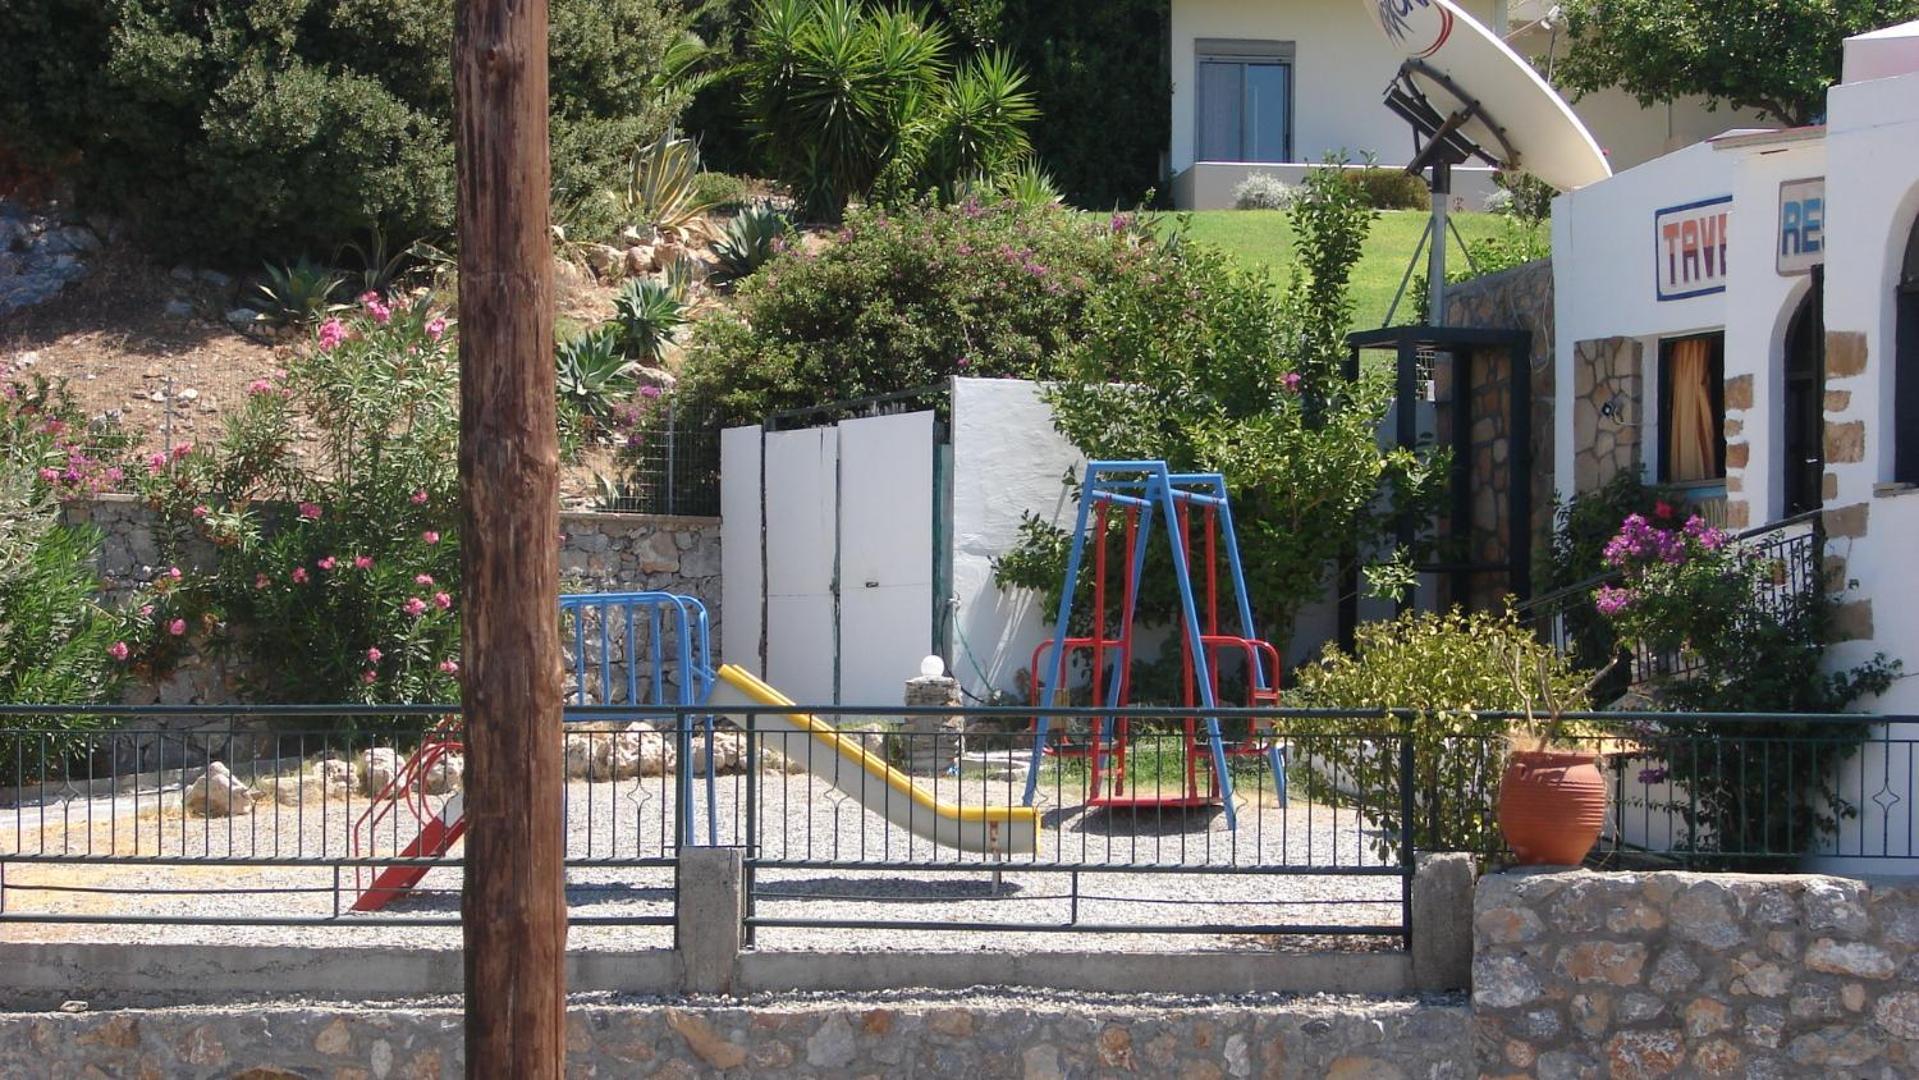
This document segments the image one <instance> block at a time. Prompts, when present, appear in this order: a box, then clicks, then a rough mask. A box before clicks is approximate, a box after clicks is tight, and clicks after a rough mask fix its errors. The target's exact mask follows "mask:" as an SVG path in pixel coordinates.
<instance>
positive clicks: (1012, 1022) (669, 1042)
mask: <svg viewBox="0 0 1919 1080" xmlns="http://www.w3.org/2000/svg"><path fill="white" fill-rule="evenodd" d="M461 1043H462V1029H461V1021H460V1014H459V1012H458V1011H456V1010H454V1009H448V1008H444V1007H439V1008H396V1009H374V1008H367V1007H364V1006H358V1007H356V1006H324V1005H305V1006H299V1007H251V1008H249V1007H240V1008H230V1009H179V1010H127V1011H117V1012H106V1013H72V1014H69V1013H40V1014H32V1013H27V1014H13V1015H7V1016H0V1075H5V1076H102V1075H105V1076H126V1077H135V1076H138V1077H148V1076H151V1077H163V1076H164V1077H180V1078H193V1077H223V1078H225V1077H232V1078H239V1077H247V1078H251V1080H286V1078H294V1077H331V1078H334V1080H368V1078H369V1077H371V1078H377V1080H389V1078H408V1080H425V1078H437V1077H455V1076H459V1075H461V1074H462V1069H463V1067H464V1061H463V1057H464V1055H463V1047H462V1044H461ZM1470 1056H1471V1025H1470V1023H1469V1021H1468V1017H1467V1011H1466V1009H1465V1008H1464V1006H1462V1005H1459V1004H1454V1003H1444V1002H1418V1001H1379V1000H1373V999H1339V998H1304V999H1299V998H1264V999H1252V1000H1247V1001H1240V1002H1235V1003H1233V1004H1232V1005H1228V1006H1213V1005H1205V1004H1196V1003H1191V1002H1177V1001H1170V1002H1169V1001H1153V1000H1150V999H1149V1000H1145V1001H1134V1000H1129V999H1125V998H1107V999H1098V998H1095V999H1086V998H1081V997H1077V996H1073V997H1062V996H1056V995H1019V996H1014V995H1003V996H994V997H984V996H957V997H952V998H947V999H934V1000H924V999H922V1000H918V1001H916V1000H913V999H912V998H910V997H901V996H897V995H895V996H889V997H887V998H885V999H878V1000H849V999H844V998H840V999H826V1000H812V1001H797V1002H788V1003H782V1004H776V1003H766V1004H750V1005H748V1004H739V1005H715V1004H711V1003H693V1002H686V1001H680V1002H658V1003H650V1004H645V1005H633V1006H627V1005H583V1006H579V1007H576V1008H575V1009H574V1010H573V1011H572V1012H571V1013H570V1015H569V1017H568V1023H567V1075H569V1076H655V1077H676V1078H687V1080H690V1078H692V1077H698V1076H718V1075H721V1074H722V1073H724V1074H725V1075H728V1076H758V1077H786V1076H791V1077H911V1076H921V1077H947V1076H970V1077H979V1078H989V1077H1022V1078H1026V1080H1057V1078H1061V1077H1068V1076H1118V1075H1127V1076H1165V1077H1181V1078H1185V1080H1225V1078H1227V1077H1232V1078H1235V1080H1239V1078H1252V1077H1258V1078H1262V1080H1264V1078H1272V1080H1281V1078H1294V1077H1299V1078H1305V1077H1344V1078H1349V1080H1350V1078H1358V1077H1378V1078H1382V1080H1388V1078H1407V1077H1420V1078H1432V1080H1464V1078H1465V1077H1467V1076H1469V1075H1470V1074H1471V1073H1470V1070H1469V1069H1468V1067H1467V1062H1468V1061H1469V1060H1470Z"/></svg>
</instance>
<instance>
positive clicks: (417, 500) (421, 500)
mask: <svg viewBox="0 0 1919 1080" xmlns="http://www.w3.org/2000/svg"><path fill="white" fill-rule="evenodd" d="M428 498H429V496H428V495H427V493H426V489H425V488H420V489H418V490H416V491H415V492H414V493H413V494H411V495H408V496H407V497H406V501H407V502H410V503H412V504H413V505H415V506H425V505H426V501H427V499H428Z"/></svg>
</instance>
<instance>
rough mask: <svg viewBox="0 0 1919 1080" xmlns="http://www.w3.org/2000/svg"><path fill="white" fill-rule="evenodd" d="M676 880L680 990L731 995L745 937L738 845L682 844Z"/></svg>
mask: <svg viewBox="0 0 1919 1080" xmlns="http://www.w3.org/2000/svg"><path fill="white" fill-rule="evenodd" d="M677 883H678V886H679V896H678V900H677V903H676V906H675V918H676V920H677V925H678V931H679V934H678V942H679V946H678V949H677V952H678V956H679V962H680V990H681V991H682V992H684V993H688V994H730V993H732V992H733V977H734V973H735V972H736V971H737V970H738V968H739V959H740V948H741V946H742V945H743V944H744V940H745V927H744V926H743V925H742V924H741V919H743V918H744V917H745V915H746V868H745V865H744V860H743V858H742V856H741V852H740V849H739V848H719V847H682V848H681V849H680V860H679V869H678V872H677Z"/></svg>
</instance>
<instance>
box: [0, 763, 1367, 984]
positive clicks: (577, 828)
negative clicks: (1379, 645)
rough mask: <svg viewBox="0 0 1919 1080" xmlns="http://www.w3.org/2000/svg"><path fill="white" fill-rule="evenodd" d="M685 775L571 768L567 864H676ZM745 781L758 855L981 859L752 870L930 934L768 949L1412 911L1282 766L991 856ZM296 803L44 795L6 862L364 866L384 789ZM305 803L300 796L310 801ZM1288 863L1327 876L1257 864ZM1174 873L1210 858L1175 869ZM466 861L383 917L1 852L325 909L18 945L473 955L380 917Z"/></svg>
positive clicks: (1060, 815)
mask: <svg viewBox="0 0 1919 1080" xmlns="http://www.w3.org/2000/svg"><path fill="white" fill-rule="evenodd" d="M1262 775H1263V774H1262ZM675 780H676V778H675V777H671V776H668V777H647V778H642V779H637V780H622V781H618V782H594V783H589V782H586V781H574V782H571V783H569V784H568V786H567V850H568V855H569V857H570V858H572V859H576V860H578V859H589V860H592V859H597V860H629V861H631V860H641V859H650V858H662V857H664V856H666V855H667V854H668V853H669V852H670V850H671V843H672V839H673V833H674V829H673V821H672V818H673V805H674V800H673V791H672V784H673V783H674V781H675ZM745 780H746V778H745V777H744V776H741V775H737V774H736V775H730V776H721V777H716V778H714V782H713V807H714V812H713V813H712V814H711V816H710V818H709V816H708V815H707V813H706V812H705V809H704V807H705V805H706V781H705V780H704V779H703V778H695V780H694V783H695V793H696V806H698V807H700V809H699V811H698V812H697V816H696V818H695V826H696V828H697V829H698V830H699V832H700V834H701V838H702V839H705V838H706V837H707V835H709V834H708V833H707V829H708V827H709V821H710V822H711V827H712V828H713V830H714V833H713V834H712V835H716V836H717V838H718V839H719V841H720V842H721V843H737V842H739V841H740V840H741V839H742V838H743V836H744V834H745V823H746V818H747V812H748V805H747V804H748V802H749V801H750V802H751V803H752V807H751V810H752V813H754V814H756V815H757V816H758V820H759V822H760V830H759V831H760V836H761V845H762V858H763V859H764V860H766V861H769V862H787V863H810V864H817V863H826V862H834V863H842V864H843V863H852V862H857V863H863V864H868V865H870V864H874V863H888V862H890V863H900V862H905V861H907V860H913V861H919V862H928V861H942V862H954V863H960V864H963V868H959V869H951V870H939V871H936V870H927V869H923V868H919V867H912V866H899V865H895V866H885V867H882V868H876V869H849V868H846V867H845V866H819V865H805V866H787V867H779V868H773V867H768V868H762V869H760V870H758V871H757V874H756V882H755V901H756V902H755V914H756V915H758V916H759V917H762V918H771V919H811V920H818V919H829V918H830V919H847V920H872V921H898V922H907V923H911V924H913V925H914V928H913V929H845V928H819V927H759V928H757V929H756V931H755V933H756V940H755V944H756V946H757V947H759V948H761V949H775V950H785V949H828V950H898V949H959V950H967V951H973V950H1009V951H1011V950H1030V949H1036V948H1037V949H1068V948H1070V949H1104V950H1128V951H1151V950H1166V949H1193V948H1200V949H1209V948H1246V947H1262V948H1263V947H1272V946H1273V945H1274V944H1275V942H1274V941H1272V940H1270V939H1267V938H1264V937H1262V936H1258V935H1250V934H1244V933H1241V934H1232V935H1223V934H1219V933H1216V932H1206V933H1175V932H1171V931H1168V930H1155V931H1148V932H1140V933H1112V934H1091V933H1086V932H1078V931H1075V932H1045V933H991V932H983V931H981V930H979V929H973V928H968V927H967V925H965V924H973V923H1011V924H1018V925H1020V926H1025V927H1029V928H1040V927H1048V926H1059V925H1062V924H1065V923H1067V922H1068V921H1069V920H1073V919H1074V917H1075V913H1076V914H1077V922H1078V923H1079V924H1081V925H1084V924H1101V925H1110V926H1121V927H1124V926H1132V925H1139V924H1142V923H1150V924H1156V925H1163V926H1168V927H1177V926H1190V927H1207V926H1215V927H1216V926H1223V925H1231V926H1235V927H1257V926H1261V925H1270V924H1281V923H1284V924H1293V925H1315V926H1326V927H1338V926H1353V925H1361V924H1387V925H1397V924H1398V921H1399V918H1400V909H1399V896H1400V881H1399V879H1398V878H1397V877H1396V876H1360V875H1355V874H1351V873H1341V872H1339V871H1341V870H1351V869H1353V868H1355V867H1364V868H1374V869H1376V868H1378V867H1379V865H1380V863H1379V856H1378V854H1377V853H1376V851H1375V848H1374V842H1375V840H1376V838H1377V832H1376V830H1374V829H1373V828H1372V827H1371V826H1370V825H1368V823H1367V822H1366V821H1365V820H1364V819H1363V817H1362V816H1361V815H1359V814H1357V813H1355V812H1354V811H1352V810H1350V809H1336V808H1333V807H1329V806H1327V805H1325V804H1307V803H1304V802H1300V801H1298V800H1293V801H1282V800H1281V799H1279V798H1278V797H1277V796H1276V795H1275V794H1274V793H1273V792H1271V791H1269V790H1265V787H1264V785H1265V783H1266V781H1263V780H1261V781H1255V782H1249V783H1248V784H1246V785H1245V786H1244V787H1243V788H1242V790H1241V791H1240V792H1239V796H1238V798H1237V799H1236V806H1237V808H1238V827H1237V828H1236V829H1229V828H1228V827H1227V823H1226V820H1225V815H1224V813H1223V812H1222V811H1221V810H1220V809H1219V808H1217V807H1212V808H1200V809H1195V810H1189V811H1182V810H1151V811H1130V810H1109V809H1101V808H1088V807H1086V806H1085V805H1084V803H1083V798H1082V795H1081V789H1080V788H1078V787H1077V786H1074V785H1069V784H1068V782H1067V781H1066V780H1064V779H1061V778H1060V777H1058V776H1050V775H1049V781H1050V782H1049V784H1048V785H1046V786H1043V787H1042V791H1041V796H1040V799H1039V803H1038V805H1039V806H1040V808H1041V811H1042V815H1043V816H1042V822H1043V824H1042V829H1041V848H1040V851H1039V852H1037V853H1036V854H1033V855H1022V856H1016V857H1013V858H1011V859H1009V860H1008V861H1006V862H1004V863H999V864H995V863H993V862H991V861H990V860H988V859H986V858H985V857H983V856H978V855H968V854H965V853H961V852H957V851H953V850H949V849H934V848H933V847H932V846H931V845H930V844H929V843H928V842H927V841H925V840H924V839H921V838H919V837H914V836H912V835H910V834H908V833H905V832H903V831H900V830H898V829H895V828H892V827H889V825H888V824H887V822H886V821H885V819H884V818H883V817H881V816H880V815H879V814H876V813H871V812H868V811H867V810H865V809H864V808H863V807H861V806H860V805H859V804H857V803H855V802H852V801H851V800H849V799H847V798H846V797H845V796H843V795H841V794H840V793H839V792H838V791H837V790H835V789H834V788H832V787H831V786H830V785H829V784H828V783H826V782H825V781H824V780H822V779H820V778H818V777H815V776H811V775H807V774H797V775H788V774H782V773H778V772H764V773H762V774H760V784H759V786H758V788H757V790H755V791H754V792H753V793H752V797H751V799H749V797H748V794H747V784H746V782H745ZM925 782H927V783H934V784H935V786H936V788H937V794H938V796H939V797H940V798H942V799H946V800H949V801H958V802H961V803H963V804H973V805H977V804H980V803H992V804H1010V803H1016V802H1017V801H1018V798H1017V796H1018V795H1019V792H1018V791H1017V790H1016V789H1015V787H1014V785H1013V783H1012V782H1011V781H1009V780H1007V779H1006V778H1004V777H1001V778H1000V779H998V780H986V779H980V778H969V779H968V780H966V781H965V782H961V781H959V780H956V779H953V778H942V779H940V780H939V781H937V782H935V781H932V780H930V779H929V780H927V781H925ZM299 794H300V795H301V796H303V797H302V798H300V799H299V800H298V801H293V804H292V805H287V804H284V803H282V802H278V801H273V800H266V801H261V802H257V803H255V804H254V806H253V807H252V809H251V812H249V813H243V814H240V815H236V816H233V817H227V818H205V817H200V816H197V815H194V814H189V813H185V812H183V810H182V807H181V793H180V791H178V790H177V789H176V790H174V791H171V792H169V793H166V794H165V795H164V796H162V795H159V794H156V793H152V792H146V793H141V794H139V795H124V794H123V795H121V796H120V797H118V798H117V799H91V800H87V799H69V800H65V801H61V800H59V799H58V798H57V797H56V793H54V792H52V791H51V790H49V792H48V796H47V797H48V800H49V801H48V802H47V803H46V804H45V809H44V810H42V809H41V808H40V807H38V806H27V807H22V808H18V809H13V808H6V809H0V860H4V858H5V856H6V855H7V854H13V853H27V854H40V853H45V854H56V853H59V854H65V855H68V856H80V857H86V856H95V857H103V856H108V855H119V856H136V857H139V856H156V855H160V856H169V857H178V856H182V855H184V856H188V857H192V858H267V859H271V858H283V859H299V860H308V861H319V860H337V859H343V858H352V857H355V848H354V844H353V842H352V836H353V831H354V830H353V826H354V823H355V821H356V820H358V819H359V818H360V817H361V816H362V814H363V813H364V812H365V811H366V809H367V802H366V800H365V799H364V798H363V797H360V796H357V795H355V796H348V795H346V794H345V793H344V791H343V789H339V788H333V789H326V788H323V787H321V786H320V785H318V784H310V785H309V786H307V787H306V788H305V789H304V790H301V791H300V792H299ZM286 797H287V798H288V799H289V801H292V792H288V794H287V796H286ZM440 802H441V800H440V799H439V798H431V797H430V798H428V799H427V800H426V801H425V806H426V809H427V811H428V812H436V811H437V810H438V807H439V804H440ZM415 827H416V826H415V823H414V821H413V819H412V817H411V815H410V814H409V813H408V812H407V811H406V810H404V809H402V810H401V811H400V812H398V813H391V814H388V815H386V817H385V819H384V820H383V822H382V823H381V825H380V826H379V827H378V828H377V829H376V830H374V833H373V836H372V841H371V843H370V844H363V850H362V852H361V854H360V857H378V856H380V855H385V854H390V853H392V852H394V851H396V850H398V849H399V848H400V847H402V846H404V845H405V844H406V843H407V842H408V841H409V840H410V839H411V838H412V836H413V832H414V829H415ZM457 850H458V849H457V848H456V853H457ZM1279 867H1283V868H1291V869H1304V868H1312V869H1315V870H1319V871H1322V872H1320V873H1313V874H1275V873H1270V872H1262V871H1268V870H1271V869H1272V868H1279ZM1108 868H1111V869H1108ZM1177 868H1184V869H1186V870H1188V871H1191V872H1185V873H1177V872H1166V871H1171V870H1174V869H1177ZM1075 869H1076V870H1077V871H1078V872H1077V873H1075V872H1074V870H1075ZM459 874H460V871H459V869H458V868H457V867H442V868H436V869H434V870H432V871H430V872H429V873H428V874H427V876H426V878H425V879H424V880H423V881H422V882H421V885H420V888H419V889H418V890H417V891H416V894H415V895H413V896H410V897H408V898H406V899H404V900H402V901H399V902H396V903H394V904H393V905H391V906H390V907H389V908H388V909H387V910H386V911H385V912H383V913H380V914H378V915H362V914H353V913H351V912H347V911H346V909H347V908H348V907H349V906H350V905H351V903H352V900H353V897H354V895H355V893H354V868H353V867H344V868H340V869H338V870H337V871H336V869H335V868H334V867H333V866H331V865H324V866H312V865H307V866H218V865H207V864H200V865H185V866H177V865H176V866H160V865H130V864H127V863H124V862H122V863H117V864H116V863H108V862H88V863H74V862H70V863H59V864H45V863H22V862H18V861H15V862H13V863H11V864H8V865H6V866H5V884H6V886H7V890H6V893H5V905H6V911H7V912H9V913H21V912H47V913H53V912H58V913H64V914H92V915H105V914H137V913H145V914H150V915H157V916H193V917H201V918H211V919H216V920H217V919H233V918H241V917H281V916H295V917H303V918H315V919H326V920H330V921H329V922H327V923H326V924H324V925H317V926H275V927H259V926H235V925H231V924H215V925H166V924H157V923H141V924H118V925H91V924H57V925H54V924H44V925H43V924H18V923H15V924H4V925H0V936H4V937H6V938H8V939H13V940H21V939H46V940H74V939H80V940H91V941H100V940H119V941H172V942H198V943H209V944H213V943H221V944H240V943H248V944H257V943H260V942H262V941H277V942H284V943H287V944H304V945H320V944H341V943H348V942H350V943H352V944H359V945H394V946H399V945H407V946H412V947H428V948H444V947H455V946H457V945H458V944H459V940H460V931H459V928H458V927H457V926H455V925H444V926H397V925H392V924H391V923H387V924H385V925H382V924H381V921H380V920H382V919H385V918H390V917H391V918H450V917H455V916H457V914H458V908H459V897H458V888H459ZM336 884H337V886H338V890H339V891H337V892H336ZM672 886H673V871H672V868H671V867H670V866H652V867H648V866H635V865H621V866H606V865H602V866H575V867H573V868H570V870H569V872H568V894H569V898H570V900H571V902H572V905H573V914H574V916H575V918H576V919H596V918H599V919H604V918H627V917H634V916H639V917H668V918H670V916H671V915H672V910H673V909H672V903H673V892H672ZM52 890H58V891H52ZM132 890H148V891H141V892H136V891H132ZM1075 894H1076V895H1075ZM336 916H337V921H334V920H336ZM922 926H923V927H925V928H924V929H921V928H919V927H922ZM671 940H672V932H671V929H670V928H669V927H664V926H592V925H584V924H576V925H575V926H574V927H573V929H572V931H571V938H570V945H571V946H572V947H574V948H585V949H640V948H649V947H664V946H667V945H669V944H670V943H671Z"/></svg>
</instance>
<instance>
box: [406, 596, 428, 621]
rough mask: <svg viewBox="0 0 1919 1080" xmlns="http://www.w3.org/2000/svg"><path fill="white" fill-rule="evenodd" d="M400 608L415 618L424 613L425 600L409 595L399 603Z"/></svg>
mask: <svg viewBox="0 0 1919 1080" xmlns="http://www.w3.org/2000/svg"><path fill="white" fill-rule="evenodd" d="M400 610H401V611H404V612H406V613H407V614H408V615H409V616H411V617H413V618H415V619H417V618H419V617H420V616H422V615H425V614H426V601H425V600H422V599H420V598H419V597H417V596H409V597H407V598H406V603H404V604H401V605H400Z"/></svg>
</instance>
